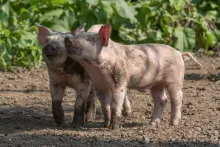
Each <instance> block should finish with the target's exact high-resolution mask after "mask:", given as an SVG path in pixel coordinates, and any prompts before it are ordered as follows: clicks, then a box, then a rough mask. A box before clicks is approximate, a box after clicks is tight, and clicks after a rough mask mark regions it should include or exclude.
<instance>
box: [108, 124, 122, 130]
mask: <svg viewBox="0 0 220 147" xmlns="http://www.w3.org/2000/svg"><path fill="white" fill-rule="evenodd" d="M120 128H121V124H112V125H110V129H112V130H118V129H120Z"/></svg>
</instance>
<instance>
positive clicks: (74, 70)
mask: <svg viewBox="0 0 220 147" xmlns="http://www.w3.org/2000/svg"><path fill="white" fill-rule="evenodd" d="M63 69H64V71H65V72H66V73H67V74H71V75H74V74H77V75H80V77H81V79H82V80H84V79H87V78H88V74H87V73H86V72H85V70H84V68H83V67H82V66H81V65H80V63H79V62H77V61H75V60H73V59H72V58H70V57H67V59H66V61H65V62H64V67H63Z"/></svg>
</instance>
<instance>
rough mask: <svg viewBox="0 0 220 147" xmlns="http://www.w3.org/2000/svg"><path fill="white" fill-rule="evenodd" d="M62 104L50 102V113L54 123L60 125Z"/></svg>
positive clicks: (62, 114) (62, 117)
mask: <svg viewBox="0 0 220 147" xmlns="http://www.w3.org/2000/svg"><path fill="white" fill-rule="evenodd" d="M61 104H62V102H61V101H55V102H52V113H53V117H54V120H55V122H56V123H57V124H58V125H60V124H62V123H63V122H64V112H63V109H62V105H61Z"/></svg>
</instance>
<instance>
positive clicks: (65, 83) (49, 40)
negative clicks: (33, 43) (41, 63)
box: [36, 24, 96, 127]
mask: <svg viewBox="0 0 220 147" xmlns="http://www.w3.org/2000/svg"><path fill="white" fill-rule="evenodd" d="M36 25H37V27H38V39H39V42H40V44H41V45H42V53H43V58H44V60H45V62H46V64H47V67H48V74H49V79H50V92H51V98H52V112H53V117H54V120H55V122H56V123H57V124H58V125H60V124H63V123H64V112H63V109H62V102H63V96H64V90H65V88H66V87H71V88H73V89H75V91H76V95H77V97H76V101H75V108H74V118H73V126H74V127H81V126H82V125H83V124H84V120H85V119H86V120H87V121H89V120H92V119H94V118H95V98H96V93H95V90H94V89H93V88H92V89H91V80H90V79H89V75H88V73H87V72H86V71H85V70H84V69H83V67H82V66H81V65H80V64H79V62H77V61H75V60H73V59H72V58H70V57H68V56H67V51H66V48H65V46H64V38H65V37H67V36H69V37H71V36H74V35H75V34H79V33H80V32H82V31H83V30H84V26H80V27H78V28H77V29H75V30H74V31H73V32H70V33H60V32H53V31H52V30H50V29H49V28H47V27H45V26H42V25H39V24H36ZM85 115H86V118H85Z"/></svg>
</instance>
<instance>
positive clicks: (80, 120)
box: [72, 85, 90, 128]
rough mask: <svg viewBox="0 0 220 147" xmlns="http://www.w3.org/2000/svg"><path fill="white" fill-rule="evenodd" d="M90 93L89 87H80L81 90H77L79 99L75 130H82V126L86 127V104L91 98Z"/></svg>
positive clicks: (76, 108) (76, 104)
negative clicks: (89, 97)
mask: <svg viewBox="0 0 220 147" xmlns="http://www.w3.org/2000/svg"><path fill="white" fill-rule="evenodd" d="M89 92H90V87H89V86H86V85H84V86H80V85H79V88H78V90H77V97H76V102H75V108H74V117H73V122H72V125H73V127H74V128H80V127H81V126H83V125H84V120H85V109H86V102H87V98H88V96H89Z"/></svg>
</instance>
